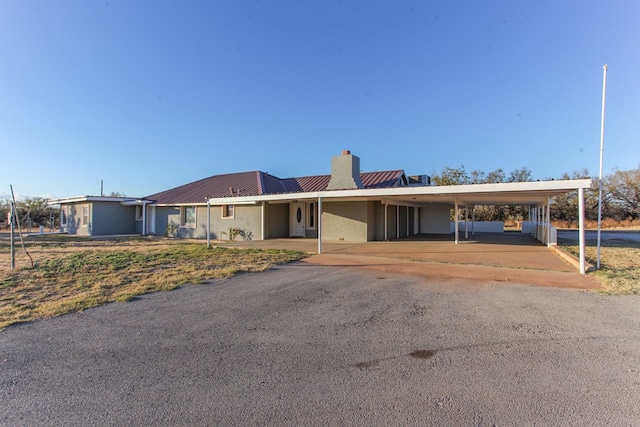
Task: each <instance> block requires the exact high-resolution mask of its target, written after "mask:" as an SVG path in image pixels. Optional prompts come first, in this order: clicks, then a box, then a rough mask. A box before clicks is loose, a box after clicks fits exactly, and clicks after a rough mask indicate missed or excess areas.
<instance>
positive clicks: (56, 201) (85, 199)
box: [47, 196, 151, 206]
mask: <svg viewBox="0 0 640 427" xmlns="http://www.w3.org/2000/svg"><path fill="white" fill-rule="evenodd" d="M141 201H142V199H134V198H132V197H105V196H76V197H67V198H64V199H52V200H49V201H48V202H47V205H49V206H51V205H63V204H69V203H87V202H112V203H122V204H123V205H124V204H130V203H132V202H141ZM146 203H151V202H150V201H146ZM133 204H135V203H133ZM138 204H140V203H138Z"/></svg>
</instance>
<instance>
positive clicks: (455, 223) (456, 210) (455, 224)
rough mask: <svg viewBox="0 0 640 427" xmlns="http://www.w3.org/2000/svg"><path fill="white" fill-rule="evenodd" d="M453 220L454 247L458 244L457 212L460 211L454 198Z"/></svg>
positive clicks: (456, 199)
mask: <svg viewBox="0 0 640 427" xmlns="http://www.w3.org/2000/svg"><path fill="white" fill-rule="evenodd" d="M455 207H456V208H455V214H454V216H455V219H454V222H453V224H454V235H455V242H456V245H457V244H458V212H459V211H460V207H459V206H458V198H457V197H456V198H455Z"/></svg>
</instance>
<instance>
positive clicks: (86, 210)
mask: <svg viewBox="0 0 640 427" xmlns="http://www.w3.org/2000/svg"><path fill="white" fill-rule="evenodd" d="M82 225H89V205H84V206H82Z"/></svg>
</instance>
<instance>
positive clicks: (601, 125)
mask: <svg viewBox="0 0 640 427" xmlns="http://www.w3.org/2000/svg"><path fill="white" fill-rule="evenodd" d="M602 68H603V69H604V71H603V76H602V121H601V122H600V175H599V177H598V178H599V179H598V244H597V246H598V249H597V252H598V260H597V262H596V268H597V269H598V270H600V231H601V229H602V226H601V223H602V156H603V153H604V107H605V101H606V98H607V97H606V95H607V64H604V67H602Z"/></svg>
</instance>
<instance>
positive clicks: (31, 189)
mask: <svg viewBox="0 0 640 427" xmlns="http://www.w3.org/2000/svg"><path fill="white" fill-rule="evenodd" d="M638 28H640V2H638V1H636V0H620V1H594V0H586V1H585V0H582V1H547V0H539V1H535V2H532V1H527V2H525V1H513V0H504V1H493V0H487V1H483V2H477V1H455V0H454V1H448V0H443V1H377V0H367V1H349V0H343V1H337V0H336V1H332V0H323V1H311V0H306V1H305V0H297V1H284V0H283V1H267V0H262V1H244V0H229V1H216V0H208V1H164V0H153V1H144V0H136V1H130V0H127V1H113V0H106V1H99V2H98V1H87V0H75V1H67V0H60V1H52V0H41V1H38V0H34V1H18V0H2V1H0V60H1V65H0V141H1V143H2V148H3V150H2V159H3V161H2V167H1V169H0V186H1V187H0V195H2V194H6V193H8V192H9V184H13V186H14V190H15V191H16V192H17V193H18V194H19V195H49V196H53V197H69V196H77V195H96V194H99V193H100V182H101V180H104V191H105V193H106V194H108V193H110V192H112V191H116V192H121V193H125V194H127V195H130V196H144V195H148V194H152V193H155V192H158V191H162V190H165V189H168V188H172V187H175V186H178V185H181V184H185V183H188V182H191V181H194V180H197V179H201V178H204V177H208V176H211V175H215V174H220V173H228V172H240V171H249V170H262V171H267V172H269V173H271V174H274V175H276V176H279V177H282V178H285V177H290V176H304V175H316V174H326V173H330V166H331V157H332V156H334V155H338V154H340V152H341V151H342V150H344V149H348V150H351V152H352V153H353V154H356V155H358V156H359V157H360V159H361V167H362V169H363V170H365V171H375V170H389V169H404V170H405V171H406V172H407V173H408V174H433V173H434V172H438V171H440V170H441V169H442V167H444V166H449V167H459V166H461V165H464V167H465V169H466V170H467V171H471V170H474V169H479V170H482V171H485V172H490V171H492V170H495V169H497V168H502V169H503V170H505V172H507V173H508V172H510V171H512V170H514V169H516V168H520V167H522V166H526V167H528V168H529V169H531V170H532V172H533V175H534V177H535V178H536V179H545V178H559V177H560V176H561V175H562V174H563V173H565V172H567V173H571V172H573V171H575V170H578V169H581V168H588V169H589V172H590V173H591V174H592V175H594V176H596V175H597V174H598V164H599V163H598V162H599V147H600V117H601V102H602V74H603V73H602V66H603V65H604V64H605V63H607V64H608V65H609V71H608V76H607V79H608V81H607V109H606V131H605V155H604V165H605V167H604V169H605V174H607V173H610V172H611V171H612V169H613V168H614V167H617V168H620V169H632V168H637V167H639V166H640V34H639V32H638Z"/></svg>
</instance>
